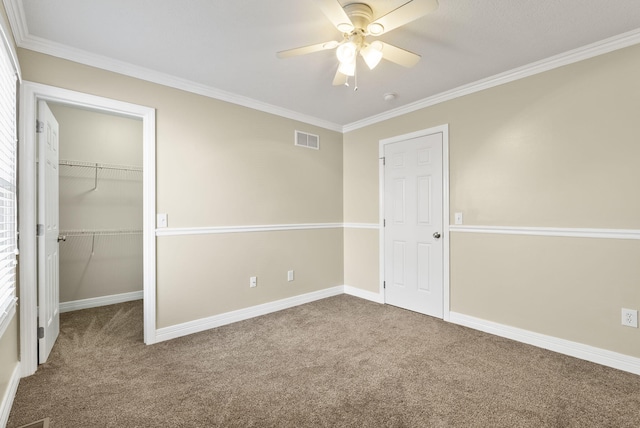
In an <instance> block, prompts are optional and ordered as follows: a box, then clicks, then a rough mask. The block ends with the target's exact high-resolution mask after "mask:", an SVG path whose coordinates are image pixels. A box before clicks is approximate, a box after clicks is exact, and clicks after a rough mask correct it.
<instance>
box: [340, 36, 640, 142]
mask: <svg viewBox="0 0 640 428" xmlns="http://www.w3.org/2000/svg"><path fill="white" fill-rule="evenodd" d="M638 43H640V29H636V30H632V31H629V32H626V33H622V34H619V35H617V36H613V37H610V38H608V39H604V40H600V41H598V42H595V43H592V44H590V45H586V46H582V47H580V48H577V49H573V50H570V51H567V52H563V53H561V54H558V55H554V56H552V57H549V58H546V59H543V60H540V61H536V62H533V63H531V64H527V65H524V66H522V67H518V68H514V69H512V70H509V71H505V72H504V73H500V74H496V75H494V76H491V77H487V78H485V79H482V80H478V81H476V82H473V83H469V84H467V85H462V86H458V87H457V88H454V89H452V90H450V91H446V92H442V93H440V94H437V95H434V96H432V97H428V98H424V99H422V100H419V101H416V102H413V103H411V104H407V105H404V106H402V107H398V108H396V109H393V110H388V111H386V112H383V113H380V114H377V115H374V116H370V117H368V118H365V119H362V120H359V121H356V122H352V123H349V124H346V125H344V126H343V127H342V132H343V133H347V132H350V131H355V130H356V129H360V128H364V127H366V126H370V125H373V124H376V123H379V122H382V121H385V120H388V119H392V118H394V117H398V116H402V115H404V114H407V113H412V112H414V111H416V110H420V109H423V108H426V107H431V106H433V105H436V104H440V103H443V102H445V101H449V100H453V99H455V98H459V97H462V96H465V95H469V94H473V93H475V92H479V91H483V90H485V89H489V88H493V87H495V86H499V85H504V84H505V83H510V82H513V81H516V80H520V79H523V78H525V77H530V76H533V75H536V74H540V73H544V72H545V71H549V70H553V69H555V68H559V67H562V66H565V65H569V64H573V63H576V62H579V61H583V60H585V59H589V58H593V57H596V56H598V55H603V54H606V53H609V52H613V51H615V50H618V49H623V48H626V47H629V46H633V45H636V44H638Z"/></svg>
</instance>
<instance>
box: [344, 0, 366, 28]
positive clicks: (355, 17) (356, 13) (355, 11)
mask: <svg viewBox="0 0 640 428" xmlns="http://www.w3.org/2000/svg"><path fill="white" fill-rule="evenodd" d="M344 11H345V12H346V14H347V16H348V17H349V19H350V20H351V23H352V24H353V27H354V31H357V30H363V31H364V30H366V28H367V26H368V25H369V24H370V23H371V20H372V19H373V10H372V9H371V7H369V5H366V4H364V3H351V4H348V5H346V6H344Z"/></svg>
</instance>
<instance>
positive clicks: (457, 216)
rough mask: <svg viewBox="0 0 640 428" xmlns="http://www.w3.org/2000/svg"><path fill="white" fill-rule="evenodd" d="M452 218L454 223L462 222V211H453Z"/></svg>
mask: <svg viewBox="0 0 640 428" xmlns="http://www.w3.org/2000/svg"><path fill="white" fill-rule="evenodd" d="M454 219H455V222H456V224H462V213H455V215H454Z"/></svg>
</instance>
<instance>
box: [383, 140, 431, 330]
mask: <svg viewBox="0 0 640 428" xmlns="http://www.w3.org/2000/svg"><path fill="white" fill-rule="evenodd" d="M384 158H385V163H384V219H385V227H384V260H385V261H384V281H385V302H386V303H388V304H391V305H394V306H399V307H401V308H405V309H409V310H412V311H416V312H420V313H423V314H427V315H431V316H434V317H438V318H442V316H443V310H444V309H443V308H444V302H443V288H444V284H443V272H444V265H443V260H444V258H443V239H442V236H443V235H444V233H443V229H442V226H443V199H442V198H443V194H442V181H443V177H442V174H443V172H442V171H443V169H442V133H435V134H431V135H426V136H421V137H418V138H412V139H408V140H404V141H399V142H395V143H390V144H385V146H384Z"/></svg>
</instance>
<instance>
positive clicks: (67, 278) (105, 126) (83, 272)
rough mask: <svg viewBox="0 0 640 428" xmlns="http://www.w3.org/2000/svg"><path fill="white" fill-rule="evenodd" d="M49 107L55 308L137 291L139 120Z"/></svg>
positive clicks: (138, 295)
mask: <svg viewBox="0 0 640 428" xmlns="http://www.w3.org/2000/svg"><path fill="white" fill-rule="evenodd" d="M49 107H50V109H51V111H52V112H53V115H54V116H55V118H56V120H57V122H58V125H59V141H60V151H59V153H60V156H59V168H58V171H59V214H60V216H59V224H60V238H59V239H60V253H59V254H60V256H59V260H60V262H59V263H60V265H59V267H60V311H61V312H68V311H73V310H78V309H85V308H90V307H96V306H102V305H106V304H111V303H117V302H122V301H128V300H137V299H142V290H143V258H142V257H143V253H142V242H143V240H142V220H143V217H142V207H143V199H142V197H143V193H142V192H143V175H142V165H143V154H142V150H143V145H142V121H141V120H136V119H131V118H127V117H121V116H116V115H112V114H107V113H103V112H96V111H90V110H84V109H80V108H76V107H72V106H68V105H61V104H53V103H49Z"/></svg>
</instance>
